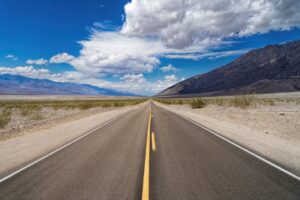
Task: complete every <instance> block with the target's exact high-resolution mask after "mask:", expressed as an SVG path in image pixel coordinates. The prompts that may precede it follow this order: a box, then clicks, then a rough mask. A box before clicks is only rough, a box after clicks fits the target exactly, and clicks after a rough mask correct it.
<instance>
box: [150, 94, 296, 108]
mask: <svg viewBox="0 0 300 200" xmlns="http://www.w3.org/2000/svg"><path fill="white" fill-rule="evenodd" d="M154 100H155V101H157V102H160V103H163V104H167V105H172V104H173V105H190V106H191V108H203V107H205V106H207V105H217V106H229V107H238V108H242V109H246V108H248V107H250V106H257V105H268V106H274V105H276V104H278V103H282V102H286V103H295V104H300V99H299V98H291V99H279V98H277V99H276V98H257V97H255V96H254V95H239V96H229V97H203V98H157V99H154Z"/></svg>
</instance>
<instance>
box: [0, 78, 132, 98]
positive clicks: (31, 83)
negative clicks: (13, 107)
mask: <svg viewBox="0 0 300 200" xmlns="http://www.w3.org/2000/svg"><path fill="white" fill-rule="evenodd" d="M0 94H43V95H105V96H137V95H135V94H133V93H130V92H122V91H117V90H112V89H106V88H99V87H96V86H92V85H87V84H76V83H62V82H55V81H50V80H47V79H33V78H28V77H24V76H19V75H11V74H0Z"/></svg>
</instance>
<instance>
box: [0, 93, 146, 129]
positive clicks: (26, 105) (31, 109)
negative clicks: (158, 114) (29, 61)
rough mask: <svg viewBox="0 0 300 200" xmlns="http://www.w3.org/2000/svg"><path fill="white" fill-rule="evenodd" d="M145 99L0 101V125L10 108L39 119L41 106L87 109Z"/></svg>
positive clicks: (135, 102) (137, 102)
mask: <svg viewBox="0 0 300 200" xmlns="http://www.w3.org/2000/svg"><path fill="white" fill-rule="evenodd" d="M146 100H147V99H113V100H112V99H104V100H57V101H47V100H38V101H26V100H24V101H20V100H13V101H0V109H1V110H3V111H2V113H1V115H0V127H1V128H3V127H4V126H5V125H6V124H8V123H9V121H10V116H11V110H19V112H20V114H21V115H22V116H24V117H29V118H31V119H32V120H41V119H43V116H42V114H41V111H42V109H43V108H52V109H54V110H59V109H66V110H67V109H80V110H87V109H90V108H95V107H104V108H108V107H123V106H129V105H136V104H139V103H142V102H144V101H146Z"/></svg>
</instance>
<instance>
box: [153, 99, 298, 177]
mask: <svg viewBox="0 0 300 200" xmlns="http://www.w3.org/2000/svg"><path fill="white" fill-rule="evenodd" d="M155 103H156V104H157V105H158V106H161V107H163V108H165V109H167V110H170V111H172V112H176V113H179V114H181V115H183V116H185V117H187V118H189V119H192V120H194V121H196V122H198V123H200V124H202V125H204V126H205V127H207V128H209V129H211V130H213V131H215V132H217V133H219V134H221V135H223V136H225V137H227V138H229V139H231V140H233V141H235V142H237V143H239V144H241V145H242V146H244V147H247V148H248V149H251V150H253V151H255V152H257V153H258V154H260V155H262V156H264V157H266V158H268V159H270V160H273V161H274V162H276V163H279V164H280V165H282V166H284V167H285V168H287V169H289V170H291V171H293V172H294V173H296V174H298V175H300V105H299V104H298V105H297V104H288V103H286V104H280V105H274V106H267V105H258V106H254V107H249V108H247V109H241V108H236V107H226V106H215V105H209V106H207V107H205V108H202V109H191V108H190V106H188V105H164V104H161V103H157V102H155Z"/></svg>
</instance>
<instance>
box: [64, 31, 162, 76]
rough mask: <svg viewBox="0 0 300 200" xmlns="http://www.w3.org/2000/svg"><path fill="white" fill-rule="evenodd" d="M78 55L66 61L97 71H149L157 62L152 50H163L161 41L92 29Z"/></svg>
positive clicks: (84, 68)
mask: <svg viewBox="0 0 300 200" xmlns="http://www.w3.org/2000/svg"><path fill="white" fill-rule="evenodd" d="M80 44H81V45H82V49H81V51H80V56H79V57H76V58H74V59H73V60H72V61H71V62H70V64H71V65H73V66H74V67H75V68H76V69H77V70H78V71H81V72H84V73H98V74H121V75H124V74H128V73H129V74H135V73H145V72H151V71H152V70H153V68H154V67H155V66H156V65H157V64H159V62H160V61H159V59H158V58H157V56H156V54H157V53H161V52H163V51H165V48H164V47H163V46H162V44H161V43H159V42H157V41H153V40H147V39H142V38H136V37H127V36H123V35H121V34H119V33H118V32H101V31H100V32H94V33H93V34H92V35H91V38H90V39H89V40H85V41H81V42H80Z"/></svg>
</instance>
